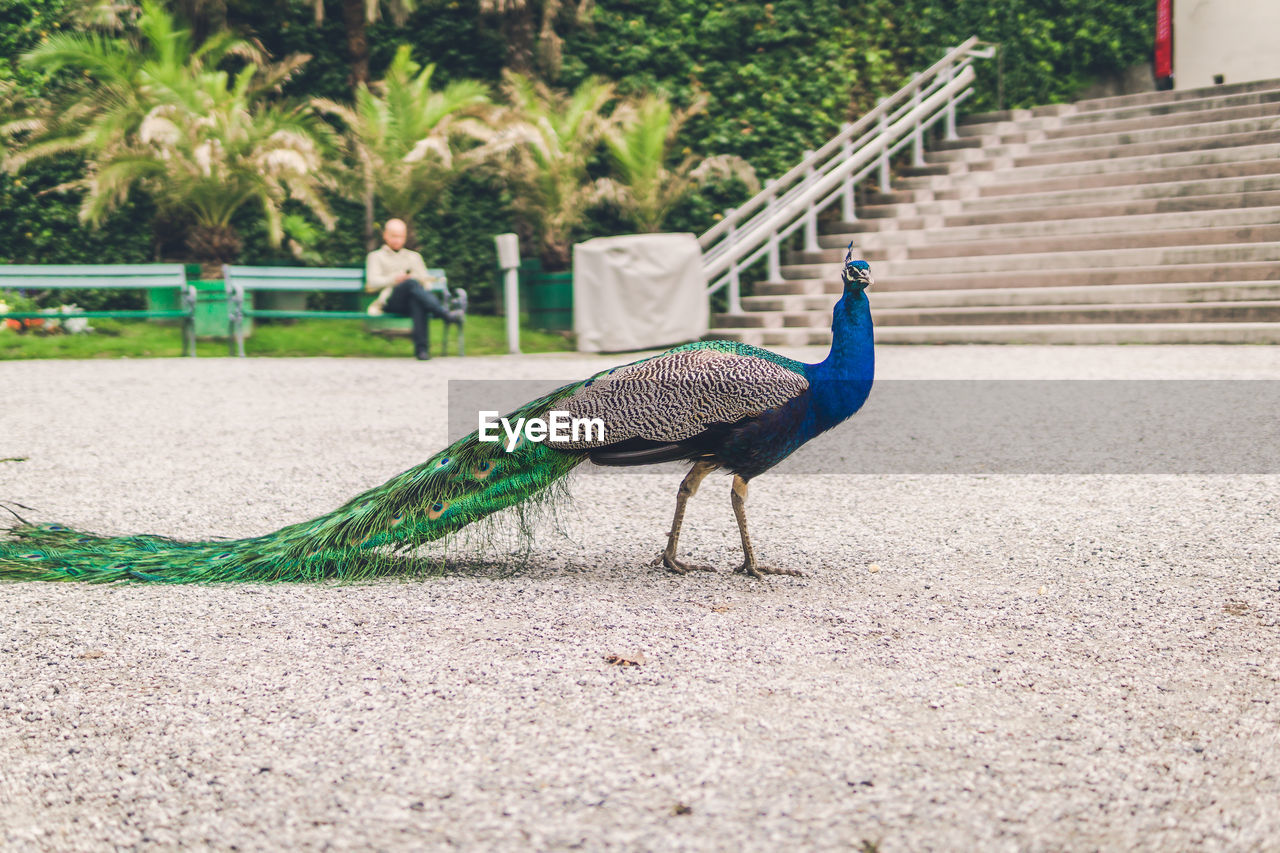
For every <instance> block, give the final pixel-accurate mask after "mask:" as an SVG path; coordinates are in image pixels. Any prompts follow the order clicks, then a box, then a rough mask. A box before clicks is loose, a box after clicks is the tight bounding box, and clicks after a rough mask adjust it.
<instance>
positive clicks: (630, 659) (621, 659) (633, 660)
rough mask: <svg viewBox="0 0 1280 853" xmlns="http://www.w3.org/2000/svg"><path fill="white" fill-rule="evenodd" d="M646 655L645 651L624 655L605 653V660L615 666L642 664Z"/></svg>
mask: <svg viewBox="0 0 1280 853" xmlns="http://www.w3.org/2000/svg"><path fill="white" fill-rule="evenodd" d="M644 661H645V657H644V653H643V652H631V653H629V654H622V655H605V656H604V662H605V663H607V664H612V665H613V666H642V665H643V664H644Z"/></svg>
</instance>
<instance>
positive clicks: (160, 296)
mask: <svg viewBox="0 0 1280 853" xmlns="http://www.w3.org/2000/svg"><path fill="white" fill-rule="evenodd" d="M183 266H185V267H186V271H187V281H189V282H191V283H192V284H197V282H196V279H197V278H199V276H200V265H199V264H184V265H183ZM219 284H221V282H219ZM147 310H148V311H181V310H182V294H181V293H179V292H178V289H177V288H176V287H153V288H149V289H148V290H147ZM198 310H199V309H197V311H198ZM147 322H149V323H159V324H160V325H162V326H177V325H180V324H181V323H182V321H181V320H180V319H178V318H177V317H150V318H148V320H147ZM222 334H224V335H225V334H226V331H225V329H224V330H223V332H222Z"/></svg>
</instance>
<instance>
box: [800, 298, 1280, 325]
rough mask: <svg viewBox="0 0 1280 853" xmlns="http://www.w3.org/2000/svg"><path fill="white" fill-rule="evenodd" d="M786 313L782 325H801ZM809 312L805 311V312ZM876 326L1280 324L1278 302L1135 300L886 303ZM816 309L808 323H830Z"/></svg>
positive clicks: (876, 314)
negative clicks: (961, 305)
mask: <svg viewBox="0 0 1280 853" xmlns="http://www.w3.org/2000/svg"><path fill="white" fill-rule="evenodd" d="M800 316H801V315H786V316H785V317H784V322H783V323H781V325H782V326H799V325H802V324H801V323H800V322H798V318H799V317H800ZM804 316H809V315H804ZM873 316H874V318H875V323H876V325H877V326H962V325H963V326H975V325H976V326H987V325H1003V324H1019V325H1028V324H1036V325H1046V324H1063V323H1280V301H1260V302H1201V303H1197V304H1194V305H1191V304H1178V303H1137V304H1128V305H1126V304H1115V305H1001V306H995V305H983V306H973V307H965V308H885V309H881V310H878V311H876V312H875V314H874V315H873ZM830 323H831V319H830V315H827V317H826V320H825V322H824V321H823V320H822V316H821V315H820V314H818V312H814V313H813V315H812V320H811V322H810V323H809V325H811V326H815V327H820V326H824V325H828V326H829V325H830Z"/></svg>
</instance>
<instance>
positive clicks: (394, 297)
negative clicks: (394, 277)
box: [384, 278, 449, 358]
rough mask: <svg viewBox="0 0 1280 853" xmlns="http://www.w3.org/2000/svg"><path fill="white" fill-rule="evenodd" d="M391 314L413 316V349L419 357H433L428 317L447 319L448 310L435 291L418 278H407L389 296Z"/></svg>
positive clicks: (387, 308) (388, 309) (387, 306)
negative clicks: (423, 284)
mask: <svg viewBox="0 0 1280 853" xmlns="http://www.w3.org/2000/svg"><path fill="white" fill-rule="evenodd" d="M384 310H386V311H387V312H388V313H391V314H400V315H403V316H407V317H412V318H413V351H414V354H415V355H417V356H418V358H430V357H431V337H430V335H431V332H430V330H429V329H428V327H427V319H428V318H430V317H440V318H441V319H447V318H448V317H449V312H448V310H446V309H445V307H444V305H442V304H441V303H440V300H439V298H437V297H436V295H435V294H434V293H432V292H431V291H430V290H427V289H426V288H425V287H423V286H422V282H420V281H418V280H417V279H416V278H406V279H405V280H404V281H402V282H400V283H399V284H397V285H396V289H395V290H393V291H391V296H389V297H388V298H387V304H386V307H385V309H384Z"/></svg>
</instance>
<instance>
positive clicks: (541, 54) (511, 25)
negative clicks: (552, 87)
mask: <svg viewBox="0 0 1280 853" xmlns="http://www.w3.org/2000/svg"><path fill="white" fill-rule="evenodd" d="M594 6H595V3H594V0H577V2H576V3H575V2H573V0H480V11H481V12H482V13H484V14H486V15H494V16H496V17H497V18H498V25H499V27H500V28H501V30H502V40H503V42H504V43H505V44H506V46H507V61H506V67H507V70H509V71H513V72H515V73H517V74H522V75H525V76H530V75H532V74H535V73H538V72H540V73H541V76H542V77H544V78H545V79H547V80H555V79H556V78H557V77H559V76H560V63H561V57H562V51H563V47H564V39H563V38H562V37H561V36H560V33H559V32H558V31H557V29H556V25H557V24H558V23H562V24H565V25H568V26H572V25H574V24H577V23H579V22H580V21H584V20H586V19H588V18H589V17H590V15H591V11H592V9H593V8H594Z"/></svg>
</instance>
